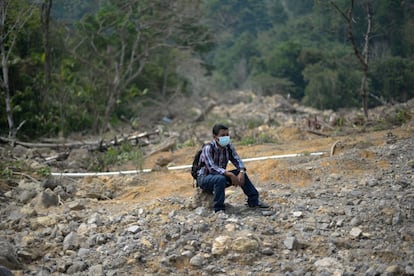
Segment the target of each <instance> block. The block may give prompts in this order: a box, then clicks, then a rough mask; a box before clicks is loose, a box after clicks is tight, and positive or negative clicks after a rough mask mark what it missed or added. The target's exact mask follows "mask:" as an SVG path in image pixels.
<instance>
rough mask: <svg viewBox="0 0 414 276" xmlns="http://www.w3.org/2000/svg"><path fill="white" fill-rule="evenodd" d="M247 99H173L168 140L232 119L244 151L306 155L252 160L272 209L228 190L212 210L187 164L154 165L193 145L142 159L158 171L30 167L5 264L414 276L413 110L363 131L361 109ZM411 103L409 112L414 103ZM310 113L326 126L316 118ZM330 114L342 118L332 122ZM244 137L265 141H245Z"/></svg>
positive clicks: (11, 211) (187, 156) (20, 183)
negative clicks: (36, 171) (81, 174)
mask: <svg viewBox="0 0 414 276" xmlns="http://www.w3.org/2000/svg"><path fill="white" fill-rule="evenodd" d="M239 96H240V98H242V99H246V100H240V98H238V99H237V97H233V99H235V101H236V102H237V104H234V102H233V103H232V102H225V103H220V104H217V105H216V106H215V107H214V108H213V109H212V111H211V112H210V113H209V114H208V115H207V116H206V120H205V121H203V122H202V123H199V124H193V123H190V122H188V121H185V118H186V116H187V114H186V112H189V111H188V110H189V109H183V108H182V106H181V108H177V109H174V110H175V111H176V113H175V119H174V121H173V122H172V123H171V124H170V125H167V126H165V125H164V130H165V129H168V135H167V131H166V132H164V134H163V135H164V136H162V137H164V138H165V137H172V136H174V135H172V133H176V134H177V135H176V136H174V137H176V139H177V140H178V143H180V144H185V143H186V141H189V140H192V139H194V140H196V141H203V140H207V139H210V136H209V133H210V129H209V128H210V125H211V122H212V121H215V120H225V121H227V122H230V124H231V125H232V126H235V127H234V128H233V129H232V131H233V133H232V136H233V137H234V143H235V144H236V146H237V149H238V153H239V155H240V156H241V157H242V158H244V159H245V158H253V157H262V156H272V155H283V154H292V153H302V154H303V156H301V157H295V158H293V157H292V158H281V159H268V160H261V161H251V162H246V166H247V168H248V173H249V175H250V177H251V179H252V180H253V182H254V183H255V185H256V186H257V188H258V190H259V191H260V193H261V198H262V200H264V201H266V202H267V203H268V204H269V205H271V208H270V209H269V210H265V211H263V210H256V209H249V208H247V207H245V206H244V203H245V199H244V196H243V194H242V192H241V190H240V189H236V188H233V187H231V188H229V189H228V191H227V199H226V203H228V204H229V205H228V208H227V212H226V213H225V214H220V215H216V214H214V213H213V212H212V210H211V209H210V207H209V206H208V205H209V201H208V197H207V198H206V196H205V195H200V194H198V192H197V190H196V189H194V188H193V187H192V179H191V176H190V174H189V171H188V170H175V171H171V170H168V169H166V168H159V167H157V166H156V164H157V163H159V160H162V159H164V160H168V161H169V164H168V166H177V165H187V164H190V163H191V159H192V156H193V155H194V153H195V151H196V150H197V148H198V146H181V147H177V148H175V149H174V150H170V151H165V152H157V153H155V154H152V155H148V157H147V158H145V160H144V163H143V168H153V169H154V170H153V171H152V172H150V173H139V174H132V175H125V176H101V177H85V178H74V177H50V178H47V179H37V180H36V179H29V178H27V177H24V176H22V177H21V178H20V179H15V180H14V181H15V182H14V183H16V185H11V184H10V182H8V183H9V184H10V185H5V182H4V181H2V186H1V187H2V191H1V193H0V198H1V203H0V207H1V213H0V218H1V222H0V230H1V232H2V236H1V238H0V244H1V245H0V265H3V266H6V267H8V268H9V269H11V270H13V272H14V273H15V275H73V274H77V275H122V274H127V273H128V274H131V275H210V274H218V275H305V274H306V275H414V263H413V261H412V260H413V257H414V240H413V237H414V219H413V209H414V206H413V205H414V173H413V168H414V151H413V148H414V135H413V134H414V126H413V120H412V119H411V121H410V120H408V121H406V122H405V123H404V124H403V125H400V126H396V125H393V126H391V125H387V127H384V126H385V123H386V120H385V118H386V116H385V115H384V114H394V113H393V112H394V111H395V109H396V108H397V107H395V106H394V107H387V108H386V107H383V108H381V109H378V110H379V111H378V110H376V111H374V110H373V111H372V117H373V118H379V117H381V116H382V117H383V118H384V120H383V121H380V120H377V119H373V121H372V122H371V125H370V126H368V127H367V126H361V125H357V124H355V121H353V120H354V119H352V118H354V117H353V116H354V115H353V114H355V113H354V111H346V112H345V113H335V112H331V111H330V112H327V111H325V112H319V111H315V110H305V109H304V108H303V107H300V106H298V105H295V104H291V103H289V102H287V101H283V99H281V98H278V97H276V96H275V97H268V98H254V99H248V98H249V97H247V98H246V94H243V93H241V94H240V95H239ZM178 106H180V104H178ZM223 106H226V107H227V113H226V114H225V115H226V116H225V117H220V114H223V112H222V110H223ZM404 107H405V108H406V110H409V111H410V112H411V114H412V112H413V106H412V103H407V104H405V106H404ZM253 109H254V110H253ZM248 110H250V112H248ZM390 110H392V111H390ZM180 112H181V113H180ZM155 113H156V112H154V114H155ZM343 114H345V115H343ZM380 114H383V115H380ZM160 115H163V114H162V113H160ZM164 115H165V114H164ZM315 116H316V117H318V123H319V124H320V126H319V127H317V128H312V126H309V125H308V123H309V118H310V119H311V121H312V120H313V119H314V118H315ZM333 116H337V117H341V118H343V121H345V122H348V123H346V124H344V125H343V126H341V127H340V126H332V125H331V124H329V118H332V117H333ZM193 117H194V116H193ZM260 120H262V122H263V123H262V124H255V125H254V126H252V127H248V126H247V124H248V122H257V121H260ZM276 121H277V122H278V123H275V122H276ZM351 122H352V123H351ZM243 123H244V125H243ZM380 123H381V124H382V125H381V126H382V127H381V128H379V127H378V125H379V124H380ZM190 126H191V130H190ZM265 134H266V135H265ZM238 135H239V136H240V138H237V136H238ZM192 137H193V138H192ZM194 137H196V138H194ZM243 137H252V138H256V139H259V138H260V139H265V138H266V139H265V140H262V143H259V144H252V145H248V143H243V141H244V140H243V139H242V138H243ZM164 138H162V139H164ZM162 139H161V140H162ZM256 141H257V140H256ZM333 145H335V150H334V151H333ZM149 151H151V149H148V152H149ZM2 152H3V153H4V152H6V149H5V148H4V149H3V150H2ZM312 152H324V154H323V155H321V156H312V155H311V154H310V153H312ZM27 156H29V155H27ZM28 159H30V158H28ZM69 159H70V158H69ZM64 162H67V161H62V163H61V164H60V165H59V164H55V165H56V167H53V168H52V171H62V168H61V167H59V166H62V164H68V163H64ZM58 165H59V166H58ZM135 168H136V165H134V164H132V163H125V164H116V165H115V164H114V165H113V166H112V167H111V169H112V170H131V169H135ZM71 170H72V169H71ZM79 170H81V168H79ZM6 184H7V183H6Z"/></svg>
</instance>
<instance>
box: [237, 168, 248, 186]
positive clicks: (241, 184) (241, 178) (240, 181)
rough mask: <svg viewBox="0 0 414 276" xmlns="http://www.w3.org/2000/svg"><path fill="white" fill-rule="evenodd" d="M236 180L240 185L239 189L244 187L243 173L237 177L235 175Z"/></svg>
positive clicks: (244, 178)
mask: <svg viewBox="0 0 414 276" xmlns="http://www.w3.org/2000/svg"><path fill="white" fill-rule="evenodd" d="M237 180H239V183H240V185H239V186H240V187H241V186H243V185H244V181H245V180H246V177H245V174H244V173H241V172H240V173H239V174H238V175H237Z"/></svg>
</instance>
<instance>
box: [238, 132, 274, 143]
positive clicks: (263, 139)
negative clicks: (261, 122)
mask: <svg viewBox="0 0 414 276" xmlns="http://www.w3.org/2000/svg"><path fill="white" fill-rule="evenodd" d="M265 143H277V139H275V138H274V137H273V136H272V135H271V134H269V133H258V134H253V135H247V136H244V137H243V138H242V139H241V140H240V141H239V142H238V144H240V145H245V146H248V145H256V144H265Z"/></svg>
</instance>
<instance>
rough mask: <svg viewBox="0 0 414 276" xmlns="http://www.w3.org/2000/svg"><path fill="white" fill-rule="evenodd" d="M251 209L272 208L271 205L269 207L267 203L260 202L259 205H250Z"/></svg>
mask: <svg viewBox="0 0 414 276" xmlns="http://www.w3.org/2000/svg"><path fill="white" fill-rule="evenodd" d="M248 206H249V207H250V208H264V209H266V208H270V206H269V205H267V204H266V203H264V202H261V201H259V203H258V204H257V205H248Z"/></svg>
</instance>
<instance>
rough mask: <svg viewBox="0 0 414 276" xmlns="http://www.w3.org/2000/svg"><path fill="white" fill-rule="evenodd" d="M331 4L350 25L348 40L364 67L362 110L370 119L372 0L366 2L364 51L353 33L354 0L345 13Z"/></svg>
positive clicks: (334, 4)
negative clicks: (369, 78) (369, 79)
mask: <svg viewBox="0 0 414 276" xmlns="http://www.w3.org/2000/svg"><path fill="white" fill-rule="evenodd" d="M331 4H332V5H333V6H334V7H335V9H336V10H337V11H338V12H339V13H340V14H341V15H342V17H343V18H344V19H345V21H346V23H347V25H348V38H349V40H350V41H351V44H352V48H353V49H354V54H355V56H356V57H357V59H358V61H359V63H360V64H361V66H362V71H363V76H362V79H361V87H360V95H361V98H362V108H363V110H364V115H365V118H368V94H369V93H368V69H369V59H368V58H369V40H370V36H371V30H372V3H371V1H370V0H366V1H365V3H364V7H365V10H366V14H367V30H366V32H365V34H364V45H363V47H362V51H361V50H360V49H359V47H358V45H357V42H356V40H355V34H354V31H353V27H352V25H353V24H354V23H355V20H354V18H353V11H354V0H350V6H349V8H348V11H347V12H346V13H345V12H344V11H343V10H341V9H340V8H339V7H338V5H337V4H336V3H335V2H334V1H331Z"/></svg>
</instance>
